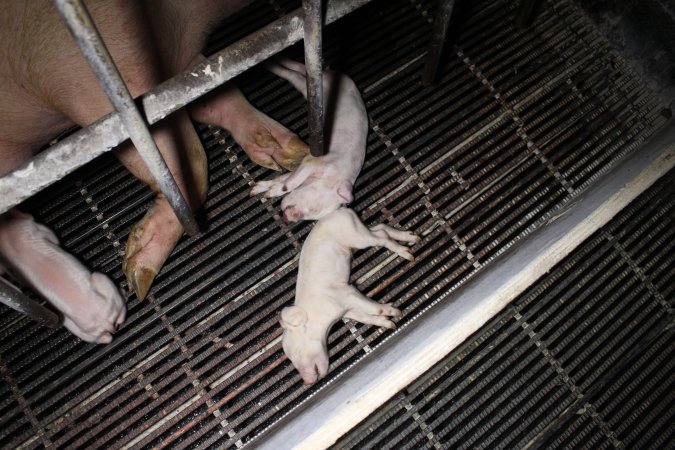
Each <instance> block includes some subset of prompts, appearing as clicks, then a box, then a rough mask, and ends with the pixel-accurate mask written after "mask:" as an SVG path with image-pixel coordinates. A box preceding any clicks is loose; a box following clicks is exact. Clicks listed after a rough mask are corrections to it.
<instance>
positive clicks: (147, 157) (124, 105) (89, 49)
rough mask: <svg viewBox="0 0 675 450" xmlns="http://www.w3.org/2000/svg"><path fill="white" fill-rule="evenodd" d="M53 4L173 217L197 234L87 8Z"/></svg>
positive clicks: (74, 0)
mask: <svg viewBox="0 0 675 450" xmlns="http://www.w3.org/2000/svg"><path fill="white" fill-rule="evenodd" d="M54 5H55V6H56V8H57V9H58V11H59V14H60V15H61V17H62V18H63V21H64V22H65V23H66V25H67V26H68V29H69V30H70V32H71V34H72V35H73V37H74V38H75V41H76V43H77V45H78V46H79V47H80V50H81V51H82V55H83V56H84V57H85V59H86V60H87V62H88V63H89V65H90V66H91V68H92V70H93V71H94V74H95V75H96V77H97V78H98V80H99V82H100V83H101V87H102V88H103V90H104V91H105V93H106V95H107V96H108V98H109V99H110V102H111V103H112V104H113V106H114V107H115V110H116V111H117V112H118V113H119V115H120V118H121V120H122V123H123V124H124V126H125V127H126V129H127V132H128V133H129V137H130V138H131V142H133V144H134V145H135V146H136V149H137V150H138V153H139V154H140V155H141V158H143V161H144V162H145V164H146V165H147V167H148V169H149V170H150V173H151V174H152V176H153V177H154V178H155V180H156V182H157V186H158V187H159V189H160V190H161V191H162V192H163V193H164V195H165V196H166V199H167V201H168V202H169V204H170V205H171V207H172V208H173V211H174V213H175V214H176V217H178V220H180V222H181V224H182V225H183V227H184V228H185V231H186V232H187V233H188V234H190V235H195V234H197V233H198V231H199V229H198V226H197V222H196V221H195V219H194V216H193V215H192V211H191V210H190V208H189V207H188V205H187V202H186V201H185V198H184V197H183V195H182V194H181V192H180V189H178V185H177V184H176V181H175V180H174V179H173V176H172V175H171V172H170V171H169V168H168V167H167V165H166V163H165V162H164V159H163V158H162V155H161V153H160V152H159V150H158V149H157V146H156V144H155V141H154V140H153V139H152V136H151V134H150V131H149V130H148V127H147V126H146V124H145V121H144V120H143V118H142V117H141V114H140V113H139V111H138V109H137V108H136V105H135V104H134V101H133V99H132V97H131V94H130V93H129V91H128V89H127V87H126V85H125V84H124V80H122V77H121V76H120V74H119V72H118V70H117V68H116V67H115V64H114V62H113V60H112V58H111V56H110V53H108V49H107V48H106V47H105V44H104V43H103V40H102V39H101V36H100V35H99V34H98V31H97V30H96V27H95V25H94V23H93V21H92V19H91V16H90V15H89V12H88V11H87V9H86V7H85V6H84V4H83V3H82V1H81V0H54Z"/></svg>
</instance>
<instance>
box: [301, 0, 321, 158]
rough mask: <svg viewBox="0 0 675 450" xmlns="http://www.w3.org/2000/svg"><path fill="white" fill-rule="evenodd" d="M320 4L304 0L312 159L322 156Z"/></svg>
mask: <svg viewBox="0 0 675 450" xmlns="http://www.w3.org/2000/svg"><path fill="white" fill-rule="evenodd" d="M321 3H322V0H303V1H302V8H303V10H304V13H305V14H304V21H305V25H304V31H305V67H306V68H307V103H308V108H309V120H308V125H309V149H310V151H311V153H312V156H322V155H324V154H325V150H324V139H323V105H324V100H323V61H322V43H321V41H322V29H323V27H322V23H321V21H322V14H321V12H322V8H321Z"/></svg>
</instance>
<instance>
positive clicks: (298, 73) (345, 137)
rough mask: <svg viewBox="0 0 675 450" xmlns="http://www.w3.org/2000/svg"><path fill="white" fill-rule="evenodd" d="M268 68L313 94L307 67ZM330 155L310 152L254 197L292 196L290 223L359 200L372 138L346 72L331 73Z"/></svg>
mask: <svg viewBox="0 0 675 450" xmlns="http://www.w3.org/2000/svg"><path fill="white" fill-rule="evenodd" d="M268 70H270V71H271V72H273V73H275V74H276V75H278V76H280V77H282V78H284V79H286V80H288V81H289V82H290V83H291V84H292V85H293V86H295V88H296V89H298V90H299V91H300V92H302V94H303V95H304V96H305V97H307V89H306V83H307V81H306V71H305V66H304V65H303V64H301V63H298V62H296V61H292V60H288V59H285V60H282V61H280V62H279V63H278V64H272V65H269V66H268ZM323 91H324V99H325V101H326V114H325V117H326V123H327V124H329V127H330V129H328V130H326V144H327V149H328V151H327V154H326V155H324V156H321V157H313V156H311V155H308V156H306V157H305V158H304V159H303V160H302V163H301V164H300V166H299V167H298V168H297V169H295V171H294V172H290V173H286V174H283V175H279V176H277V177H276V178H273V179H271V180H267V181H259V182H257V183H256V184H255V186H253V189H252V190H251V195H255V194H260V193H263V194H264V196H265V197H279V196H282V195H286V196H285V197H284V199H283V200H282V202H281V209H282V210H283V218H284V220H285V221H287V222H293V221H297V220H317V219H320V218H321V217H323V216H325V215H326V214H328V213H330V212H332V211H335V210H336V209H338V208H339V207H340V206H343V205H346V204H348V203H351V201H352V200H353V196H352V188H353V186H354V182H355V181H356V177H358V175H359V172H361V167H362V166H363V161H364V158H365V153H366V139H367V137H368V116H367V114H366V107H365V105H364V103H363V100H362V99H361V94H360V93H359V91H358V89H357V88H356V85H355V84H354V82H353V81H352V80H351V79H349V78H348V77H347V76H346V75H342V74H335V73H332V72H330V71H325V72H324V74H323Z"/></svg>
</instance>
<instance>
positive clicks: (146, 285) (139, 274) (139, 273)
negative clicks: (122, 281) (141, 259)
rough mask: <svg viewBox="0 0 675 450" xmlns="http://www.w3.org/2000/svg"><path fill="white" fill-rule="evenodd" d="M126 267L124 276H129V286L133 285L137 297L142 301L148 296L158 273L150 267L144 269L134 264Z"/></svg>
mask: <svg viewBox="0 0 675 450" xmlns="http://www.w3.org/2000/svg"><path fill="white" fill-rule="evenodd" d="M125 266H126V267H125V270H124V274H125V275H126V276H127V280H128V281H129V285H131V287H132V289H133V290H134V292H135V293H136V296H137V297H138V298H139V299H140V300H143V299H144V298H145V297H146V296H147V295H148V291H150V287H151V286H152V282H153V281H155V277H156V276H157V272H156V271H155V270H154V269H151V268H149V267H143V266H140V265H138V264H134V263H132V264H125Z"/></svg>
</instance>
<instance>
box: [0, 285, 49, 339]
mask: <svg viewBox="0 0 675 450" xmlns="http://www.w3.org/2000/svg"><path fill="white" fill-rule="evenodd" d="M0 303H2V304H3V305H7V306H9V307H10V308H12V309H13V310H16V311H19V312H20V313H22V314H25V315H26V316H28V318H30V319H32V320H34V321H36V322H38V323H39V324H40V325H45V326H48V327H51V328H57V327H58V326H59V325H60V324H61V320H60V319H59V316H58V315H56V314H55V313H54V312H52V311H50V310H48V309H47V308H45V307H44V306H42V305H40V304H38V303H36V302H34V301H33V300H31V299H30V298H28V297H26V296H25V295H24V294H23V293H22V292H21V291H19V290H17V289H15V288H12V287H11V286H9V285H8V284H7V282H6V281H5V280H3V279H1V278H0Z"/></svg>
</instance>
